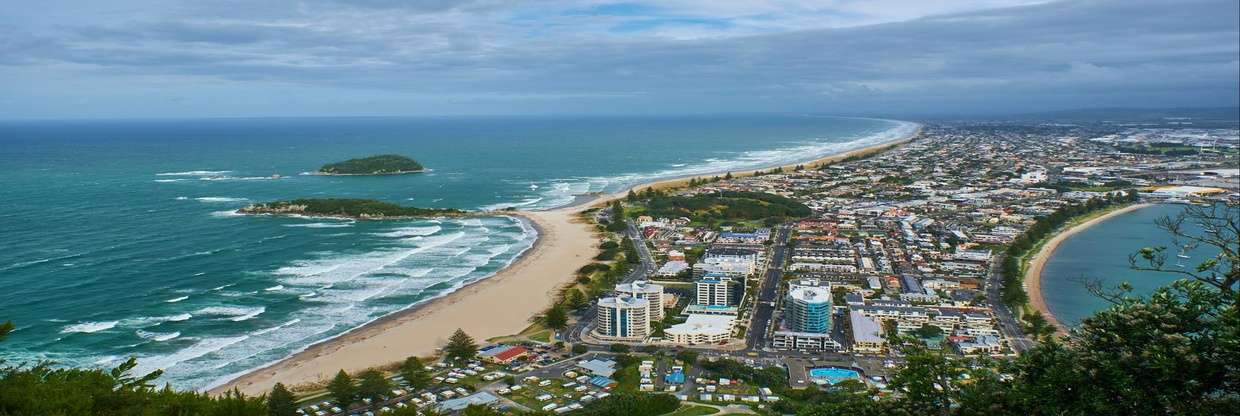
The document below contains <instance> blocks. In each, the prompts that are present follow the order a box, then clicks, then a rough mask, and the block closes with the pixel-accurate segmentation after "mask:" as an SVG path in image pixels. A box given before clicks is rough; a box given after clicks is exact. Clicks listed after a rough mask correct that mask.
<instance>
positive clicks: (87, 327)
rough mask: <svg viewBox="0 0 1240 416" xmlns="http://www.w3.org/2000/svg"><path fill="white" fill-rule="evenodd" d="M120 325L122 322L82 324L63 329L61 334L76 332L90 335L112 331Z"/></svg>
mask: <svg viewBox="0 0 1240 416" xmlns="http://www.w3.org/2000/svg"><path fill="white" fill-rule="evenodd" d="M118 323H120V321H101V322H82V323H79V324H73V325H69V326H66V327H64V329H61V330H60V332H61V333H66V334H68V333H74V332H79V333H85V334H89V333H94V332H99V331H105V330H109V329H112V328H114V327H116V324H118Z"/></svg>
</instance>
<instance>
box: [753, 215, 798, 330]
mask: <svg viewBox="0 0 1240 416" xmlns="http://www.w3.org/2000/svg"><path fill="white" fill-rule="evenodd" d="M791 234H792V230H791V228H790V227H789V226H787V225H783V226H780V227H779V228H778V229H777V230H776V231H775V242H774V244H772V245H771V247H772V248H771V258H770V261H768V262H766V271H765V272H764V273H763V277H762V281H761V282H760V283H759V287H757V288H756V290H757V291H758V292H757V296H756V297H755V298H754V312H753V316H752V317H751V318H750V325H749V332H748V333H747V334H746V335H745V347H746V349H747V350H749V351H755V350H762V349H763V348H765V347H766V346H767V344H768V342H767V333H768V332H769V331H770V325H771V317H772V316H774V314H775V297H776V296H777V295H778V294H779V283H780V280H781V276H783V267H784V256H785V255H786V254H787V253H786V251H787V250H788V237H789V236H790V235H791Z"/></svg>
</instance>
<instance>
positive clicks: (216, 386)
mask: <svg viewBox="0 0 1240 416" xmlns="http://www.w3.org/2000/svg"><path fill="white" fill-rule="evenodd" d="M900 123H908V122H900ZM908 124H914V123H908ZM914 125H915V126H916V128H914V129H913V130H911V131H910V132H908V133H907V134H904V135H900V136H896V137H892V138H890V140H884V141H882V142H877V143H870V144H867V145H865V146H863V147H860V148H856V149H852V150H848V151H844V152H841V153H836V154H830V155H825V156H820V157H817V158H814V159H809V160H806V161H802V162H795V163H788V164H782V165H772V166H766V167H760V168H754V169H749V170H744V171H734V172H731V173H732V175H733V176H734V177H736V176H749V175H753V174H754V173H755V172H758V171H765V170H770V169H775V168H781V167H782V168H784V169H785V170H790V169H792V168H794V167H795V166H797V165H803V166H805V167H806V168H816V167H820V166H823V165H826V164H829V163H834V162H838V161H840V160H843V159H847V158H850V157H862V156H867V155H872V154H876V153H880V152H883V151H886V150H889V149H891V148H894V147H897V146H900V145H902V144H904V143H907V142H909V141H912V140H914V139H915V138H917V137H919V136H920V134H921V130H922V127H921V125H920V124H914ZM894 128H899V127H893V129H894ZM725 173H726V172H711V173H704V174H695V175H689V176H683V177H676V178H666V179H655V180H652V181H650V182H645V183H641V184H637V185H633V186H630V187H628V188H626V189H624V190H622V191H619V192H614V193H611V194H604V193H590V194H583V195H578V196H577V198H576V199H575V200H574V201H573V202H572V203H570V204H567V205H564V206H559V207H556V208H551V209H547V210H537V211H512V210H498V211H490V213H492V214H494V215H497V216H515V217H519V218H523V219H524V221H526V222H527V223H528V224H530V225H531V226H533V228H534V229H535V230H536V232H537V237H536V240H535V242H534V244H533V245H532V246H531V247H530V248H529V249H528V250H526V251H525V252H524V253H522V254H521V255H520V256H519V257H518V258H517V259H516V260H514V261H513V262H512V263H511V264H509V265H508V266H507V267H504V268H502V269H500V270H498V271H497V272H496V273H495V274H493V275H491V276H486V277H482V278H480V279H478V280H476V281H474V282H471V283H469V284H467V285H465V286H463V287H461V288H459V289H457V290H455V291H452V292H450V293H447V294H444V295H442V296H440V297H437V298H432V299H428V300H425V301H422V302H419V303H418V304H415V305H412V306H410V307H408V308H406V309H403V310H400V311H396V312H393V313H391V314H388V315H386V316H383V317H380V318H377V319H375V320H373V321H371V322H369V323H366V324H364V325H362V326H359V327H356V328H353V329H351V330H349V331H346V332H344V333H342V334H340V335H338V336H336V337H333V338H329V339H327V340H323V341H320V342H318V343H315V344H312V345H311V346H308V347H307V348H305V349H303V350H301V351H300V352H296V353H294V354H292V355H290V356H288V357H285V358H283V359H280V360H277V361H275V362H273V363H270V364H268V365H264V366H262V367H260V368H257V369H253V370H249V371H246V372H244V373H241V374H240V375H237V376H233V377H231V378H230V379H228V380H226V381H222V382H217V383H212V384H211V385H208V386H207V391H208V392H209V393H211V394H223V393H224V392H226V391H229V390H232V389H234V388H236V389H240V390H241V391H242V392H243V393H246V394H263V393H265V392H267V391H269V390H270V389H271V386H272V385H274V384H275V382H277V381H279V382H282V383H284V384H286V385H289V386H312V385H317V384H320V383H322V382H324V381H326V380H327V378H329V377H331V376H332V375H334V374H335V372H336V371H338V370H340V369H344V370H346V371H350V372H353V371H359V370H363V369H366V368H372V367H380V366H385V365H389V364H391V363H394V362H397V361H399V360H403V359H404V358H405V357H407V356H411V355H417V356H430V355H433V354H435V353H436V350H437V349H438V348H439V346H440V345H442V343H443V342H445V341H446V339H447V337H448V336H449V335H450V334H451V332H452V331H455V330H456V329H457V328H462V329H464V330H465V331H466V332H467V333H469V334H470V335H472V336H473V337H474V338H475V339H480V340H482V339H488V338H493V337H496V336H502V335H510V334H513V333H516V332H519V331H521V330H522V329H524V328H525V327H526V326H528V325H529V318H530V317H531V316H535V315H537V314H538V313H539V312H541V311H542V310H543V309H544V308H546V306H547V304H548V303H549V302H551V299H552V296H554V295H555V293H556V292H557V291H558V290H559V289H560V288H561V287H562V286H563V285H564V284H567V283H569V282H571V281H572V279H573V273H574V271H576V270H577V269H578V268H579V267H581V266H583V265H585V264H587V263H589V262H590V261H591V260H592V258H593V257H594V254H595V252H596V248H595V243H597V240H598V238H597V236H596V235H595V231H594V229H593V227H591V226H590V225H589V224H587V223H585V222H584V221H581V220H580V219H579V218H578V215H579V214H580V213H581V211H584V210H586V209H588V208H591V207H596V206H599V205H601V204H605V203H607V202H610V201H613V200H615V199H619V198H623V197H624V196H625V195H626V194H627V192H628V191H629V190H636V189H645V188H649V187H653V188H656V189H671V188H679V187H684V186H686V185H688V183H689V181H690V180H691V179H700V178H709V177H713V176H718V175H723V174H725ZM499 307H502V308H503V310H504V313H500V314H495V313H493V312H494V311H495V310H496V308H499Z"/></svg>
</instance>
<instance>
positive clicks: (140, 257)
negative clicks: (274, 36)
mask: <svg viewBox="0 0 1240 416" xmlns="http://www.w3.org/2000/svg"><path fill="white" fill-rule="evenodd" d="M911 128H912V126H911V125H910V124H907V123H897V122H890V121H882V120H866V119H841V118H825V117H808V116H768V117H695V118H641V119H638V118H595V119H534V118H470V119H465V118H453V119H383V118H367V119H263V120H197V121H107V122H7V123H0V172H3V175H0V192H2V194H0V236H2V237H3V241H4V243H3V246H2V249H0V283H2V284H3V286H4V287H5V290H4V291H3V292H0V319H11V320H13V321H14V322H15V323H16V324H17V326H18V331H17V332H15V333H14V334H13V336H12V337H11V338H10V340H9V341H8V342H6V343H4V344H2V345H0V348H3V349H4V354H5V356H6V357H9V358H15V359H18V360H30V359H51V360H56V361H59V362H62V363H65V364H69V365H77V366H108V365H114V364H115V363H117V362H118V361H119V360H122V359H123V358H124V357H126V356H137V357H138V358H139V362H140V364H141V366H142V368H141V369H142V370H150V369H155V368H163V369H165V370H166V371H167V373H166V374H167V375H166V376H165V377H164V380H165V381H169V382H171V383H172V384H173V385H174V386H177V387H182V388H200V387H204V386H208V385H210V384H211V383H213V382H217V381H219V380H220V379H221V378H224V377H226V376H228V375H231V374H236V373H239V372H243V371H246V370H248V369H251V368H254V367H257V366H260V365H263V364H265V363H268V362H271V361H274V360H277V359H280V358H282V357H285V356H287V355H289V354H291V353H293V352H295V351H297V350H299V349H302V348H304V347H305V346H307V345H309V344H311V343H313V342H317V341H321V340H324V339H327V338H330V337H332V336H335V335H338V334H340V333H342V332H344V331H347V330H348V329H350V328H354V327H356V326H358V325H361V324H364V323H365V322H368V321H370V320H373V319H376V318H378V317H381V316H383V315H386V314H389V313H392V312H394V311H397V310H400V309H402V308H406V307H408V306H410V305H413V304H416V303H418V302H421V301H424V300H426V299H429V298H433V297H436V296H441V295H443V294H445V293H448V292H450V291H451V290H454V289H455V288H458V287H460V286H462V285H464V284H466V283H468V282H471V281H475V280H477V279H482V278H485V277H487V276H490V275H491V274H493V273H494V272H495V271H496V270H498V269H500V268H502V267H504V266H505V265H507V264H509V263H510V262H511V261H513V259H515V258H516V257H517V256H518V255H519V254H520V253H521V252H523V251H524V250H525V249H527V248H528V247H530V246H531V244H532V243H533V241H534V239H535V235H534V232H533V230H531V229H529V228H528V227H526V226H525V225H524V224H522V223H521V222H520V221H518V220H516V219H513V218H508V217H502V216H497V217H488V218H478V219H464V220H459V219H442V220H433V219H427V220H419V221H400V222H350V221H330V220H322V219H298V218H271V217H242V216H237V215H234V214H232V212H233V211H234V210H236V209H237V208H238V207H241V206H244V205H246V204H247V203H249V202H252V201H266V200H273V199H288V198H297V197H359V198H376V199H382V200H387V201H392V202H398V203H402V204H407V205H416V206H428V207H458V208H498V207H504V206H518V207H522V208H526V209H538V208H549V207H555V206H560V205H564V204H566V203H568V202H570V201H572V200H573V199H574V198H575V197H576V196H578V195H581V194H584V193H587V192H598V191H616V190H620V189H623V187H625V186H628V185H632V184H636V183H640V182H644V181H649V180H651V179H655V178H662V177H673V176H681V175H688V174H694V173H702V172H719V171H726V170H742V169H746V168H753V167H758V166H768V165H774V164H778V163H783V162H793V161H799V160H807V159H812V158H815V157H818V156H821V155H825V154H830V153H836V152H839V151H843V150H847V149H850V148H856V147H861V146H864V145H867V144H871V143H874V142H879V141H885V140H889V139H891V138H893V137H897V136H900V135H902V134H906V133H907V132H908V131H909V130H911ZM377 153H399V154H403V155H407V156H410V157H413V158H414V159H417V160H418V161H420V162H422V164H424V165H425V166H427V167H428V168H430V169H431V171H430V172H427V173H422V174H412V175H401V176H386V177H323V176H309V175H302V174H301V173H303V172H309V171H314V170H315V169H317V167H318V166H320V165H322V164H324V163H327V162H332V161H338V160H343V159H347V158H352V157H359V156H365V155H371V154H377ZM273 175H280V176H279V177H278V178H277V177H275V176H273Z"/></svg>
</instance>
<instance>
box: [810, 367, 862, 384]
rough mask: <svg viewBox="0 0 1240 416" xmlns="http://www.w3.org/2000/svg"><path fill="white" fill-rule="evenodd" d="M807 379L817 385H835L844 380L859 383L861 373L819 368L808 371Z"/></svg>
mask: <svg viewBox="0 0 1240 416" xmlns="http://www.w3.org/2000/svg"><path fill="white" fill-rule="evenodd" d="M809 378H810V380H813V381H814V382H815V383H818V384H829V385H835V384H838V383H840V382H841V381H844V380H857V381H861V373H860V372H858V371H857V370H852V369H848V368H842V367H821V368H813V369H810V370H809Z"/></svg>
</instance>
